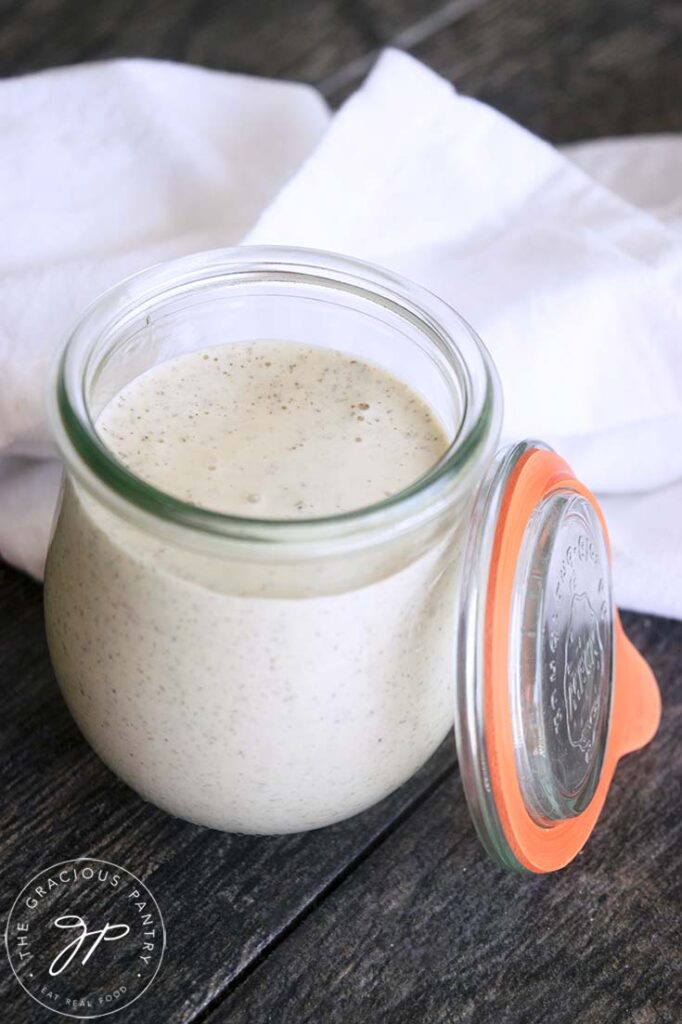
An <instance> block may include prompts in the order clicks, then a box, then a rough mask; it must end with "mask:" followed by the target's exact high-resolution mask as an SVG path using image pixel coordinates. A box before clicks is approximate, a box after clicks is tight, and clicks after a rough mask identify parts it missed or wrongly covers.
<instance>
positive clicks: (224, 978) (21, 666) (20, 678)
mask: <svg viewBox="0 0 682 1024" xmlns="http://www.w3.org/2000/svg"><path fill="white" fill-rule="evenodd" d="M0 752H1V758H0V783H1V793H2V795H1V798H0V907H1V908H2V909H3V912H4V913H6V912H7V910H8V909H9V907H10V906H11V905H12V902H13V900H14V897H15V896H16V894H17V893H18V892H19V890H20V889H21V888H22V886H23V885H24V884H25V883H26V882H27V881H28V880H29V879H30V878H31V877H32V876H33V875H34V874H35V873H36V872H37V871H39V870H41V869H42V868H44V867H47V866H48V865H50V864H54V863H57V862H58V861H60V860H66V859H69V858H72V857H76V856H94V857H100V858H102V859H104V860H109V861H113V862H114V863H115V864H121V865H123V866H124V867H126V868H127V869H128V870H130V871H132V872H133V873H134V874H136V875H138V876H139V877H141V878H142V879H143V880H144V881H145V882H146V883H147V884H148V885H149V887H150V888H151V890H152V892H153V894H154V896H155V897H156V899H157V901H158V903H159V905H160V907H161V911H162V913H163V915H164V919H165V923H166V929H167V933H168V946H167V953H166V957H165V960H164V965H163V967H162V974H161V975H160V976H159V978H158V979H157V981H156V982H155V984H154V987H153V990H152V991H151V992H150V994H149V997H145V998H143V999H140V1000H139V1002H137V1003H136V1004H135V1005H134V1006H133V1007H131V1008H130V1010H129V1011H128V1010H127V1011H125V1013H122V1014H121V1015H120V1017H118V1018H117V1019H119V1020H121V1021H122V1022H126V1024H130V1022H135V1024H160V1022H161V1021H163V1022H164V1024H185V1022H187V1021H190V1020H192V1019H193V1018H194V1016H195V1015H196V1013H197V1012H199V1011H201V1010H203V1009H205V1008H206V1007H207V1006H209V1005H210V1003H211V1002H212V1001H213V1000H215V999H216V998H217V997H219V995H220V993H221V992H222V990H223V988H224V987H225V986H226V985H229V984H230V983H231V982H232V981H233V980H234V979H236V978H237V977H238V976H239V975H240V973H242V972H243V971H244V970H246V969H247V968H248V967H249V965H251V964H252V963H253V962H254V961H255V960H257V959H258V958H260V957H262V956H264V954H265V952H266V951H267V949H268V947H269V946H270V945H271V944H272V943H273V942H276V941H277V939H278V937H279V936H280V935H281V934H282V933H283V932H285V931H286V930H288V929H289V928H291V927H293V925H294V923H295V922H296V921H297V920H298V919H299V918H300V917H301V916H303V915H305V914H306V913H308V912H309V911H310V909H311V907H313V906H314V905H315V904H316V902H317V901H319V900H321V899H322V897H323V896H324V894H325V893H326V892H327V891H328V890H329V889H330V888H333V886H334V885H335V884H337V883H338V881H339V879H340V878H342V877H343V876H344V874H345V873H347V872H348V871H350V870H352V868H353V866H354V864H355V863H356V862H358V861H359V860H360V859H362V858H363V857H364V856H366V855H368V853H369V851H370V850H371V848H372V847H373V846H374V845H376V844H377V843H379V842H380V841H381V839H382V837H383V836H384V835H385V834H386V833H387V831H390V829H392V828H394V827H396V825H397V823H398V821H399V820H401V818H402V817H403V816H404V815H406V814H407V813H409V811H410V810H411V809H412V808H413V807H414V806H415V805H416V804H418V803H419V802H420V801H421V800H423V799H424V797H425V796H426V795H427V794H428V793H429V792H430V791H431V789H432V788H433V786H434V785H435V784H437V782H438V781H439V780H440V779H441V778H442V777H443V775H444V773H445V772H447V770H448V768H449V767H451V766H452V764H453V762H454V749H453V744H452V743H449V744H445V745H444V746H443V748H441V750H440V751H439V752H438V753H437V754H436V755H435V756H434V758H433V759H432V760H431V762H430V763H429V764H428V765H427V766H426V767H425V768H424V769H423V770H422V771H421V772H420V773H419V774H418V775H416V776H415V777H414V778H413V779H412V780H411V781H410V782H409V783H408V784H407V785H406V786H404V787H403V788H402V789H401V790H400V791H399V792H398V793H395V794H394V795H393V796H392V797H390V798H389V799H388V800H385V801H384V802H383V803H381V804H379V805H378V806H377V807H374V808H372V809H371V810H370V811H368V812H367V813H366V814H363V815H359V816H358V817H356V818H353V819H352V820H351V821H348V822H345V823H343V824H341V825H337V826H334V827H332V828H328V829H323V830H320V831H317V832H314V833H309V834H305V833H304V834H301V835H296V836H286V837H276V838H260V837H249V836H228V835H224V834H222V833H219V832H215V831H212V830H210V829H203V828H199V827H197V826H194V825H190V824H187V823H186V822H182V821H179V820H177V819H175V818H172V817H170V816H169V815H167V814H164V813H163V812H162V811H159V810H157V809H156V808H154V807H152V806H150V805H149V804H147V803H144V802H143V801H142V800H141V799H140V798H139V797H137V796H136V795H135V794H134V793H133V792H132V790H130V789H129V788H128V787H127V786H126V785H124V784H123V783H122V782H119V781H118V779H116V777H115V776H114V775H113V774H112V773H111V772H109V771H108V769H107V768H105V766H104V765H103V764H102V763H101V761H100V760H99V759H98V758H97V757H96V756H95V754H93V753H92V751H91V750H90V748H89V747H88V745H87V744H86V742H85V740H84V739H83V738H82V736H81V735H80V733H79V732H78V730H77V728H76V726H75V724H74V722H73V720H72V719H71V717H70V715H69V713H68V711H67V709H66V707H65V705H64V702H63V701H62V698H61V696H60V694H59V691H58V689H57V684H56V681H55V679H54V676H53V674H52V670H51V668H50V665H49V661H48V654H47V647H46V642H45V636H44V629H43V617H42V591H41V588H40V587H39V586H38V585H37V584H35V583H32V582H31V581H29V580H28V579H26V578H25V577H24V576H22V575H21V574H20V573H17V572H14V571H13V570H11V569H8V568H4V569H1V570H0ZM0 1006H1V1007H2V1008H3V1013H2V1015H1V1016H0V1019H2V1020H3V1021H11V1022H12V1024H20V1022H22V1021H27V1022H30V1024H34V1022H35V1024H38V1022H42V1021H43V1020H45V1021H46V1022H53V1021H54V1019H55V1018H54V1016H53V1014H52V1013H51V1012H50V1011H49V1010H42V1009H41V1008H40V1007H39V1006H38V1005H37V1004H34V1003H31V1002H30V1000H29V999H28V997H27V996H26V995H25V993H24V992H23V990H22V989H21V988H20V987H19V986H18V985H17V984H16V982H15V981H14V979H13V977H12V975H11V973H10V969H9V965H8V963H7V961H6V959H5V957H4V956H2V955H0Z"/></svg>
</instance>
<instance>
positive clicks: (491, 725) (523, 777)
mask: <svg viewBox="0 0 682 1024" xmlns="http://www.w3.org/2000/svg"><path fill="white" fill-rule="evenodd" d="M616 652H618V657H619V659H620V658H621V656H622V660H623V670H622V677H623V679H622V682H623V685H622V686H621V689H622V694H623V696H622V698H621V701H620V705H619V713H618V729H617V730H616V731H617V737H616V741H615V742H612V736H611V732H612V729H611V725H612V717H613V708H614V694H615V692H616ZM456 668H457V681H456V687H457V689H456V714H455V730H456V738H457V747H458V756H459V764H460V772H461V775H462V781H463V785H464V790H465V793H466V797H467V801H468V803H469V807H470V811H471V814H472V818H473V820H474V823H475V825H476V829H477V831H478V834H479V836H480V838H481V840H482V842H483V844H484V846H485V847H486V849H487V850H488V852H489V853H490V854H491V855H492V856H493V857H494V858H495V859H496V860H497V861H499V862H500V863H502V864H504V865H505V866H507V867H509V868H512V869H514V870H518V871H528V870H530V871H550V870H554V869H555V868H558V867H562V866H563V865H564V864H566V863H567V862H568V861H569V860H571V859H572V858H573V857H574V856H575V854H576V853H577V852H578V850H579V849H580V848H581V847H582V845H583V844H584V842H585V841H586V839H587V837H588V835H589V834H590V832H591V830H592V828H593V827H594V824H595V822H596V819H597V817H598V814H599V811H600V810H601V806H602V804H603V801H604V798H605V795H606V791H607V789H608V786H609V783H610V779H611V776H612V774H613V769H614V767H615V763H616V761H617V759H618V757H619V756H620V755H621V754H623V753H626V752H627V750H628V749H634V747H636V746H638V745H642V743H644V742H646V741H647V740H648V739H649V738H650V734H652V729H653V731H655V727H656V724H657V721H658V718H657V714H658V708H659V704H658V691H657V689H656V685H655V681H654V680H653V676H651V673H650V671H649V670H648V668H647V666H646V665H645V663H644V662H643V661H642V659H641V658H640V657H639V655H637V653H636V652H635V651H634V648H632V646H631V645H630V644H629V641H627V639H626V638H625V635H624V634H623V633H622V628H621V626H620V621H619V619H618V617H617V613H616V611H615V608H614V604H613V595H612V586H611V564H610V552H609V545H608V539H607V535H606V528H605V524H604V522H603V519H602V516H601V511H600V509H599V506H598V504H597V502H596V500H595V499H594V497H593V496H592V495H591V494H590V492H589V491H588V490H587V488H585V487H584V486H583V485H582V484H581V483H580V482H579V481H578V480H576V479H575V478H574V476H573V474H572V472H571V470H570V468H569V467H568V466H567V465H566V463H565V462H564V461H563V460H562V459H561V458H560V457H559V456H558V455H556V453H554V452H553V451H551V450H550V449H549V448H547V447H546V446H545V445H543V444H541V443H539V442H531V441H524V442H522V443H520V444H517V445H514V446H512V447H511V448H508V449H506V450H504V451H502V452H500V453H499V455H498V456H497V457H496V459H495V461H494V463H493V465H492V466H491V469H490V471H489V473H488V475H487V476H486V478H485V480H484V481H483V483H482V484H481V487H480V488H479V492H478V495H477V498H476V502H475V505H474V508H473V512H472V518H471V525H470V532H469V538H468V544H467V550H466V554H465V560H464V566H463V575H462V582H461V586H460V597H459V609H458V633H457V651H456ZM643 684H646V686H644V688H642V685H643ZM635 692H636V699H635V696H633V694H635ZM642 701H644V703H645V704H646V706H647V712H646V715H645V718H646V721H647V725H646V727H644V726H642V729H641V735H639V736H637V737H635V738H633V730H632V726H631V718H632V715H633V714H634V709H635V706H637V707H639V706H640V704H642ZM638 702H639V703H638ZM642 706H643V705H642ZM635 731H636V730H635ZM626 733H627V737H626Z"/></svg>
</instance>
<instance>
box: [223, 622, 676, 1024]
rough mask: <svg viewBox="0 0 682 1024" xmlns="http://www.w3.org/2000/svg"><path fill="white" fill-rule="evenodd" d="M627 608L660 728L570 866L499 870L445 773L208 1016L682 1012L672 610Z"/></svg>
mask: <svg viewBox="0 0 682 1024" xmlns="http://www.w3.org/2000/svg"><path fill="white" fill-rule="evenodd" d="M627 618H628V623H629V626H630V632H631V634H634V636H635V637H636V639H637V641H638V645H639V646H640V648H641V649H643V650H644V652H645V653H646V655H647V656H648V657H649V658H650V659H651V661H652V664H653V665H654V667H655V669H656V671H657V674H658V676H659V679H660V681H661V684H662V688H663V693H664V699H665V715H664V719H663V725H662V728H661V732H660V734H659V736H658V737H657V739H656V741H655V742H654V743H653V744H652V745H651V746H650V747H649V748H648V749H647V750H646V751H644V752H642V753H641V754H638V755H636V756H632V757H630V758H628V759H626V760H625V761H624V762H623V763H622V765H621V766H620V768H619V772H618V775H617V778H616V783H615V786H614V789H613V792H612V794H611V796H610V798H609V801H608V803H607V807H606V810H605V813H604V817H603V820H602V821H601V822H600V824H599V826H598V828H597V831H596V833H595V834H594V836H593V837H592V839H591V841H590V843H589V844H588V846H587V848H586V849H585V851H584V852H583V854H581V856H580V857H579V858H578V859H577V860H576V862H575V863H574V864H573V865H571V866H570V867H569V868H567V869H566V870H565V871H563V872H560V873H558V874H556V875H552V876H545V877H540V878H532V879H525V878H519V877H515V876H512V875H508V874H506V873H504V872H503V871H501V870H498V869H497V868H495V867H494V866H493V865H492V864H491V863H489V862H488V861H487V860H486V859H485V858H484V856H483V853H482V851H481V848H480V847H479V845H478V842H477V840H476V838H475V836H474V834H473V831H472V828H471V825H470V823H469V820H468V815H467V810H466V807H465V803H464V799H463V794H462V790H461V786H460V783H459V779H458V778H457V777H456V778H455V783H454V785H453V780H452V778H448V779H447V780H445V781H444V782H443V783H442V784H441V785H440V786H439V787H438V789H437V791H436V792H435V793H434V794H433V795H432V796H431V797H430V798H429V799H428V800H427V801H426V802H425V803H424V804H423V805H422V806H420V808H419V809H418V810H417V811H416V812H415V813H414V814H413V815H412V816H411V817H409V818H408V819H407V820H406V821H405V822H404V823H403V824H402V825H401V826H400V827H399V828H398V829H397V830H396V831H395V832H393V833H392V834H391V835H390V836H388V837H387V838H386V840H385V842H384V843H382V844H381V846H379V847H378V848H377V849H376V850H375V851H374V853H373V854H372V856H371V857H369V858H368V859H367V860H365V861H364V862H363V863H362V864H361V865H360V866H359V867H358V868H357V870H356V871H355V872H354V873H353V874H352V875H351V876H350V877H348V878H347V879H346V880H345V881H344V882H343V884H342V885H341V886H340V887H339V888H337V889H336V891H335V892H334V893H332V894H331V895H330V896H329V897H328V899H327V900H326V901H325V902H324V903H323V904H322V906H321V907H320V908H318V910H317V911H316V913H315V914H313V915H311V916H310V917H309V918H308V919H306V921H305V922H304V923H303V924H302V925H301V926H300V927H299V928H298V929H297V930H296V931H295V932H294V933H293V934H292V935H291V936H289V937H288V938H287V939H285V941H284V942H282V943H281V944H280V945H279V947H278V948H277V949H276V950H274V951H273V952H272V953H271V955H270V956H269V957H268V959H267V960H266V961H265V963H264V964H263V965H261V966H259V967H258V968H257V969H256V970H255V971H254V972H253V973H251V974H250V975H249V976H248V977H246V978H245V979H244V980H243V982H242V984H241V985H239V986H238V987H237V988H236V990H235V991H234V992H233V993H232V994H231V995H230V996H229V998H228V999H227V1000H226V1001H225V1002H224V1003H223V1004H221V1005H220V1007H219V1008H218V1009H216V1011H215V1012H214V1013H213V1014H211V1015H209V1018H208V1024H228V1022H229V1024H245V1022H246V1021H249V1022H250V1024H261V1022H262V1024H265V1022H266V1021H277V1022H278V1024H289V1022H291V1024H293V1022H296V1024H300V1022H303V1021H311V1022H312V1021H315V1022H318V1021H324V1024H336V1022H339V1024H346V1022H348V1021H360V1020H364V1021H368V1022H371V1024H384V1022H386V1024H389V1022H390V1024H414V1022H415V1021H428V1022H429V1024H460V1022H461V1024H465V1022H466V1024H483V1022H485V1024H489V1022H495V1024H527V1022H528V1021H543V1022H544V1021H551V1022H552V1024H575V1022H576V1021H580V1022H581V1024H677V1022H678V1021H679V1019H680V1007H681V1006H682V819H681V817H680V807H681V806H682V748H681V747H680V743H679V736H680V730H681V729H682V685H681V684H682V677H681V673H680V667H679V665H680V653H681V652H682V623H672V622H663V621H661V620H655V619H644V618H637V619H635V618H634V617H632V616H628V617H627ZM633 626H634V628H633Z"/></svg>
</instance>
